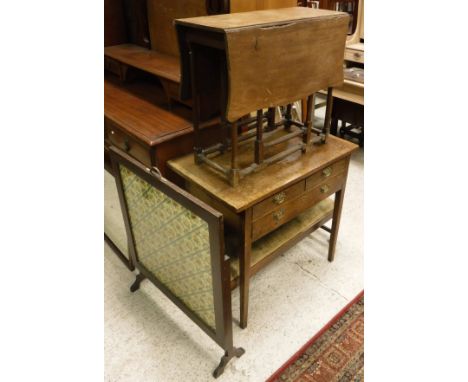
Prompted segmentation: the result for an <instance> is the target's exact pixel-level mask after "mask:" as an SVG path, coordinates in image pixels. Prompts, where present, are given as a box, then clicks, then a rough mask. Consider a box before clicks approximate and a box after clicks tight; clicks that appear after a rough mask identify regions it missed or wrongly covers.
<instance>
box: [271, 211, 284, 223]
mask: <svg viewBox="0 0 468 382" xmlns="http://www.w3.org/2000/svg"><path fill="white" fill-rule="evenodd" d="M283 217H284V208H281V209H280V210H279V211H276V212H274V213H273V220H274V221H275V222H276V223H278V222H279V221H280V220H281V219H282V218H283Z"/></svg>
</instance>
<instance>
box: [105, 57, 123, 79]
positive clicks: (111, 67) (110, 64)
mask: <svg viewBox="0 0 468 382" xmlns="http://www.w3.org/2000/svg"><path fill="white" fill-rule="evenodd" d="M104 69H106V70H108V71H109V72H111V73H114V74H116V75H118V76H119V75H120V63H119V62H118V61H115V60H113V59H112V58H109V57H105V56H104Z"/></svg>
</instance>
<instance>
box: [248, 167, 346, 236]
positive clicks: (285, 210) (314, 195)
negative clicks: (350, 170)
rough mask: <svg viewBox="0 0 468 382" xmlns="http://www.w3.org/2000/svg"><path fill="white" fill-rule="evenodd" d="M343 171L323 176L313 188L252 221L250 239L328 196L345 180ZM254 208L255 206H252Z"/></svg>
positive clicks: (272, 228)
mask: <svg viewBox="0 0 468 382" xmlns="http://www.w3.org/2000/svg"><path fill="white" fill-rule="evenodd" d="M345 175H346V174H345V173H344V172H342V173H339V174H337V175H335V176H332V177H330V178H328V177H327V178H325V179H324V180H322V181H321V182H319V183H318V184H317V185H316V186H315V187H314V188H311V189H309V190H308V191H305V192H303V193H302V195H300V196H299V197H297V198H295V199H293V200H291V201H288V202H284V204H281V205H279V206H277V207H276V208H275V209H273V210H272V211H271V212H269V213H267V214H266V215H264V216H263V217H261V218H259V219H257V220H254V221H253V223H252V241H255V240H257V239H259V238H261V237H262V236H264V235H266V234H267V233H269V232H271V231H273V230H275V229H276V228H278V227H279V226H281V225H282V224H284V223H286V222H288V221H289V220H291V219H293V218H295V217H296V216H297V215H299V214H300V213H301V212H303V211H304V210H306V209H307V208H310V207H312V206H313V205H315V204H316V203H318V202H320V201H321V200H323V199H325V198H328V197H329V196H330V195H332V194H334V193H335V192H337V191H338V190H339V189H340V188H341V187H342V185H343V183H344V181H345ZM254 208H255V207H254Z"/></svg>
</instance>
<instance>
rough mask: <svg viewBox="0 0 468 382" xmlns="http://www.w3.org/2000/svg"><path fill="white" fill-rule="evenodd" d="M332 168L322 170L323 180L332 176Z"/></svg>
mask: <svg viewBox="0 0 468 382" xmlns="http://www.w3.org/2000/svg"><path fill="white" fill-rule="evenodd" d="M332 172H333V171H332V168H331V167H327V168H324V169H323V171H322V174H323V176H324V177H325V178H328V177H329V176H330V175H331V174H332Z"/></svg>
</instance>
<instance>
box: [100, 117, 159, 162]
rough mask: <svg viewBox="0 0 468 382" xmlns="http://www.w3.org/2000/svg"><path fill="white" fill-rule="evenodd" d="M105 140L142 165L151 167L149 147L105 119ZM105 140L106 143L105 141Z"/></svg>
mask: <svg viewBox="0 0 468 382" xmlns="http://www.w3.org/2000/svg"><path fill="white" fill-rule="evenodd" d="M104 131H105V136H106V138H107V139H105V142H106V141H107V142H108V143H110V144H112V145H114V146H116V147H118V148H119V149H121V150H123V151H125V152H126V153H128V154H129V155H131V156H132V157H134V158H135V159H137V160H138V161H140V162H141V163H143V164H144V165H146V166H148V167H151V165H152V164H151V149H150V147H145V146H143V145H141V144H139V143H138V142H137V141H136V140H135V139H133V138H132V137H130V136H128V135H127V134H125V133H124V132H122V131H121V130H119V129H117V128H116V127H115V126H114V124H113V123H112V122H111V121H109V120H106V121H105V123H104ZM107 142H106V143H107Z"/></svg>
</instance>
